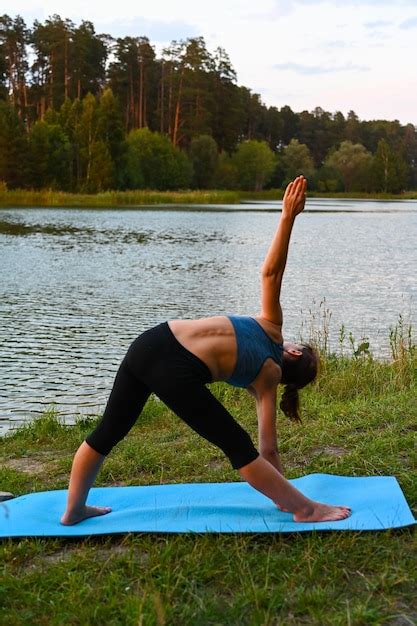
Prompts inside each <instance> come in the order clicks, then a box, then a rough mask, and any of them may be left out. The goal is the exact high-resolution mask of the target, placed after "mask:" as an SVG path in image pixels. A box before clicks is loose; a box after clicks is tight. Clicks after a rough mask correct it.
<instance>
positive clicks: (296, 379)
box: [279, 344, 319, 422]
mask: <svg viewBox="0 0 417 626" xmlns="http://www.w3.org/2000/svg"><path fill="white" fill-rule="evenodd" d="M300 345H301V347H302V355H301V357H299V358H298V359H286V360H285V361H284V362H283V364H282V379H281V383H282V384H283V385H285V389H284V392H283V394H282V398H281V402H280V405H279V406H280V408H281V410H282V412H283V413H284V415H286V416H287V417H289V418H290V419H292V420H295V421H297V422H301V417H300V399H299V396H298V390H299V389H302V388H303V387H305V386H306V385H308V384H309V383H311V382H312V381H313V380H314V379H315V377H316V376H317V371H318V366H319V357H318V354H317V352H316V351H315V350H314V349H313V348H312V347H311V346H309V345H308V344H300Z"/></svg>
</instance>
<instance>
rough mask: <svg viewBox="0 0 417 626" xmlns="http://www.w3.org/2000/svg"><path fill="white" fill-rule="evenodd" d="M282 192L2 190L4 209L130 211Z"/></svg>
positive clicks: (377, 196) (359, 195)
mask: <svg viewBox="0 0 417 626" xmlns="http://www.w3.org/2000/svg"><path fill="white" fill-rule="evenodd" d="M283 194H284V191H283V190H282V189H266V190H264V191H257V192H254V191H241V190H235V191H227V190H214V189H213V190H212V189H209V190H184V191H152V190H133V191H103V192H101V193H97V194H81V193H67V192H64V191H56V190H53V189H42V190H39V191H36V190H25V189H15V190H2V189H0V208H1V207H6V208H10V207H60V208H61V207H68V208H116V207H119V208H129V207H137V206H152V207H153V208H155V207H157V206H158V205H160V206H166V205H173V204H180V205H188V204H190V205H206V204H239V203H240V202H242V201H250V200H255V201H261V200H277V201H279V200H281V199H282V197H283ZM308 195H309V197H313V198H314V197H320V198H346V199H349V198H351V199H363V200H413V199H417V191H407V192H404V193H402V194H387V193H370V194H368V193H363V192H349V193H347V192H340V193H322V192H316V191H309V194H308Z"/></svg>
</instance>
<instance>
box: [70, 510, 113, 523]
mask: <svg viewBox="0 0 417 626" xmlns="http://www.w3.org/2000/svg"><path fill="white" fill-rule="evenodd" d="M110 511H111V508H110V507H109V506H83V508H82V509H80V510H78V511H73V512H71V513H67V512H66V511H65V513H64V515H63V516H62V517H61V524H63V525H64V526H73V525H74V524H78V523H79V522H82V521H83V520H84V519H87V518H88V517H97V515H106V514H107V513H110Z"/></svg>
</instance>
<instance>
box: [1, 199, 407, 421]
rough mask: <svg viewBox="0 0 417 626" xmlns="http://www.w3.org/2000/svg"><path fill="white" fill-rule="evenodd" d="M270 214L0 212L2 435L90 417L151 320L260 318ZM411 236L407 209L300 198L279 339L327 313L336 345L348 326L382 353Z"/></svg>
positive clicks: (401, 301)
mask: <svg viewBox="0 0 417 626" xmlns="http://www.w3.org/2000/svg"><path fill="white" fill-rule="evenodd" d="M276 206H277V205H276V203H274V202H263V203H256V204H250V203H245V204H243V205H238V206H236V205H230V206H227V205H224V206H215V207H207V206H204V207H203V206H201V207H188V206H187V207H179V206H177V207H172V206H170V207H166V208H160V207H158V208H155V207H146V208H140V209H129V210H121V209H112V208H109V209H91V210H90V209H35V208H33V209H2V210H0V262H1V282H0V290H1V301H0V319H1V324H0V432H5V431H6V430H7V429H8V428H10V427H11V426H16V425H17V424H19V423H21V422H23V421H26V420H30V419H33V417H34V416H36V415H38V414H39V413H40V412H42V411H43V410H44V409H45V408H48V407H49V406H51V405H55V406H56V408H57V409H58V410H59V411H60V413H61V414H62V415H63V416H64V418H65V419H66V420H67V421H68V422H71V421H73V420H74V419H75V417H76V416H77V414H96V413H99V412H100V411H101V410H102V409H103V406H104V404H105V401H106V398H107V395H108V393H109V391H110V388H111V385H112V381H113V378H114V374H115V372H116V370H117V366H118V364H119V362H120V360H121V359H122V357H123V355H124V352H125V350H126V349H127V347H128V345H129V343H130V341H131V340H132V339H134V338H135V337H136V336H137V334H139V333H140V332H141V331H142V330H144V329H146V328H148V327H150V326H152V325H154V324H156V323H158V322H160V321H164V320H166V319H171V318H176V317H181V318H184V317H198V316H206V315H216V314H224V313H237V314H256V313H257V312H258V302H259V268H260V265H261V263H262V260H263V258H264V256H265V254H266V251H267V249H268V245H269V243H270V241H271V238H272V235H273V233H274V231H275V228H276V224H277V220H278V217H279V213H277V209H276ZM416 234H417V202H415V201H401V202H393V201H389V202H385V201H373V202H372V201H360V200H359V201H357V200H355V201H352V200H327V199H326V200H322V199H314V200H309V201H308V205H307V208H306V211H305V213H304V214H303V215H302V216H300V217H299V218H298V219H297V221H296V224H295V227H294V231H293V237H292V243H291V249H290V253H289V258H288V264H287V271H286V274H285V278H284V285H283V292H282V304H283V310H284V336H285V337H286V338H295V339H297V338H298V337H299V334H300V331H301V332H302V333H303V336H304V338H305V339H308V333H309V330H308V326H309V324H306V323H305V322H306V320H311V319H312V315H313V316H314V315H316V316H317V315H319V311H320V310H321V311H323V309H324V308H328V309H330V310H331V312H332V317H331V325H330V340H331V342H332V344H331V347H333V348H336V347H337V345H338V337H339V328H340V326H341V325H342V324H344V325H345V327H346V329H347V332H349V331H351V332H352V333H353V335H354V336H355V337H356V339H360V338H361V337H368V338H369V341H370V343H371V349H372V350H373V352H374V353H375V354H378V355H381V356H384V355H388V353H389V341H388V337H389V328H390V326H393V325H394V324H395V323H396V322H397V320H398V315H399V314H400V313H402V314H404V315H405V316H406V317H409V318H411V319H413V317H414V319H415V303H416V295H417V280H416V268H417V246H416V241H417V238H416ZM323 299H325V301H326V304H325V306H323V305H322V306H321V307H320V302H322V301H323ZM310 309H311V310H312V311H313V314H311V313H309V310H310ZM303 322H304V324H303ZM317 325H318V322H317Z"/></svg>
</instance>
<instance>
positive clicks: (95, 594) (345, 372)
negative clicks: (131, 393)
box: [0, 320, 417, 626]
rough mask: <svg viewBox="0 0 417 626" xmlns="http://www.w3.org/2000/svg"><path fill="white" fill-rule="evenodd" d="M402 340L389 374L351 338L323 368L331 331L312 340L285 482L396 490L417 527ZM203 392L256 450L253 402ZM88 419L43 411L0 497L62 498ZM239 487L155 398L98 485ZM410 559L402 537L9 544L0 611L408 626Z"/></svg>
mask: <svg viewBox="0 0 417 626" xmlns="http://www.w3.org/2000/svg"><path fill="white" fill-rule="evenodd" d="M400 321H401V320H400ZM409 330H410V332H409ZM342 336H343V337H344V335H343V333H342V334H341V338H342ZM411 336H412V333H411V329H409V328H408V327H406V325H404V324H401V323H400V324H398V325H397V327H396V329H392V331H391V334H390V342H391V350H392V356H391V358H390V359H388V360H385V361H383V360H376V359H374V358H373V357H372V354H371V350H370V347H369V345H366V344H367V342H366V341H362V340H361V341H359V342H358V341H355V340H353V339H352V341H350V338H348V341H347V346H346V347H343V349H342V350H341V351H339V352H340V353H339V354H337V355H336V354H330V353H329V351H328V342H327V343H326V332H325V331H324V334H322V335H320V336H319V341H318V342H317V344H318V345H317V347H318V348H319V349H320V351H321V354H322V359H321V361H322V367H321V372H320V376H319V378H318V380H317V381H316V382H315V383H314V384H313V385H309V386H308V387H307V388H306V389H304V390H303V391H302V416H303V421H302V423H301V424H294V423H292V422H289V421H288V420H286V419H285V418H284V416H283V415H282V414H279V415H278V433H279V448H280V451H281V455H282V459H283V463H284V468H285V473H286V476H287V477H288V478H294V477H297V476H300V475H304V474H311V473H314V472H319V473H333V474H341V475H351V476H361V475H394V476H396V477H397V479H398V481H399V483H400V485H401V487H402V489H403V491H404V494H405V496H406V498H407V500H408V502H409V504H410V506H411V507H412V508H413V510H414V513H415V515H416V516H417V447H416V424H417V403H416V401H415V399H416V391H417V380H416V371H417V368H416V365H417V352H416V347H415V344H413V342H412V341H411ZM212 389H213V391H214V393H215V394H216V395H217V396H218V397H219V399H220V400H221V401H222V402H223V403H224V404H225V406H226V407H227V408H228V409H229V410H230V411H231V413H232V414H233V415H234V416H235V417H236V419H237V420H238V421H239V422H240V423H241V424H242V425H243V426H244V427H245V428H246V429H247V430H248V432H250V434H251V435H252V436H253V438H254V440H255V441H256V431H257V424H256V412H255V406H254V401H253V399H252V398H250V397H249V396H248V394H246V393H245V392H244V391H243V390H240V389H233V388H231V387H230V386H228V385H224V384H216V385H213V386H212ZM96 419H97V418H96V417H91V418H90V417H85V416H84V417H81V416H80V417H79V419H78V420H77V421H76V424H75V425H72V426H69V425H65V424H64V423H63V421H62V420H61V419H60V418H59V416H58V415H57V414H56V413H55V412H54V411H52V410H51V411H50V412H49V413H46V414H45V415H43V416H42V417H41V418H40V419H38V420H36V421H35V422H33V423H32V424H30V425H28V426H26V427H24V428H21V429H20V430H18V431H17V432H15V433H14V434H12V435H11V436H6V437H4V438H3V439H2V441H1V449H0V484H1V488H2V490H4V491H11V492H13V493H15V494H16V495H20V494H24V493H28V492H31V491H41V490H49V489H66V488H67V485H68V478H69V473H70V468H71V463H72V459H73V455H74V452H75V450H76V449H77V447H78V445H79V444H80V443H81V442H82V441H83V439H84V438H85V436H86V435H87V434H88V432H90V431H91V429H92V428H93V425H94V423H95V421H96ZM237 479H238V477H237V475H236V472H234V471H233V470H232V469H231V467H230V465H229V463H228V462H227V460H226V459H225V457H224V455H223V454H222V453H221V452H220V451H219V450H218V449H217V448H215V447H214V446H211V445H209V444H208V443H207V442H205V441H204V440H202V439H201V438H200V437H198V435H197V434H196V433H194V432H193V431H192V430H191V429H190V428H189V427H188V426H186V425H185V424H184V423H183V422H182V421H181V420H179V419H178V418H176V416H174V415H173V414H172V413H171V412H170V411H169V410H168V409H167V408H166V407H165V406H164V405H163V403H161V402H160V401H157V400H156V399H155V398H152V397H151V399H150V400H149V401H148V403H147V405H146V407H145V411H144V413H143V414H142V415H141V417H140V419H139V420H138V422H137V424H136V425H135V426H134V428H133V429H132V430H131V432H130V433H129V434H128V436H127V437H126V438H125V439H124V440H123V441H122V442H120V444H118V446H117V447H116V448H115V449H114V450H113V451H112V453H111V454H110V455H109V456H108V458H107V459H106V461H105V463H104V464H103V467H102V469H101V471H100V473H99V475H98V477H97V480H96V486H115V485H141V484H142V485H143V484H160V483H172V482H214V483H215V482H222V481H235V480H237ZM383 497H384V494H381V498H383ZM343 503H344V500H343V494H340V504H343ZM4 505H7V502H6V503H4ZM3 508H4V506H3V507H1V506H0V514H1V513H2V511H3ZM416 556H417V534H416V532H415V529H414V530H413V529H407V528H405V529H402V530H401V531H386V532H380V533H354V532H349V533H322V534H320V533H312V534H311V535H307V534H306V535H297V534H294V535H292V536H283V535H265V536H264V535H250V536H245V535H236V534H235V535H219V536H216V535H204V534H203V535H199V534H195V535H180V536H176V535H155V534H154V535H149V534H137V535H130V534H126V535H122V536H111V537H93V538H88V537H87V538H82V539H76V540H73V539H71V540H67V539H64V538H63V539H47V538H45V539H31V538H27V539H22V540H5V541H3V542H2V543H1V544H0V561H1V563H2V584H1V586H0V606H1V609H0V611H2V615H3V616H4V623H7V624H16V625H22V626H23V625H26V624H46V623H48V624H62V623H69V624H83V625H84V624H104V623H106V624H107V623H109V624H124V625H132V626H133V625H135V626H137V624H154V625H155V626H159V625H168V624H182V625H186V626H194V625H195V624H224V625H226V624H227V625H229V624H236V625H237V624H239V626H240V625H244V624H247V625H249V624H250V625H252V624H254V625H255V624H259V625H261V624H262V625H268V626H276V625H277V626H278V625H282V626H284V625H285V626H298V625H299V624H308V625H312V626H318V625H320V626H335V625H340V626H342V625H345V624H352V625H353V624H358V625H359V624H372V625H374V626H382V625H385V624H387V625H392V626H393V625H394V624H413V623H415V622H416V617H417V614H416V603H415V590H416V588H417V568H416ZM0 621H1V618H0Z"/></svg>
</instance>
